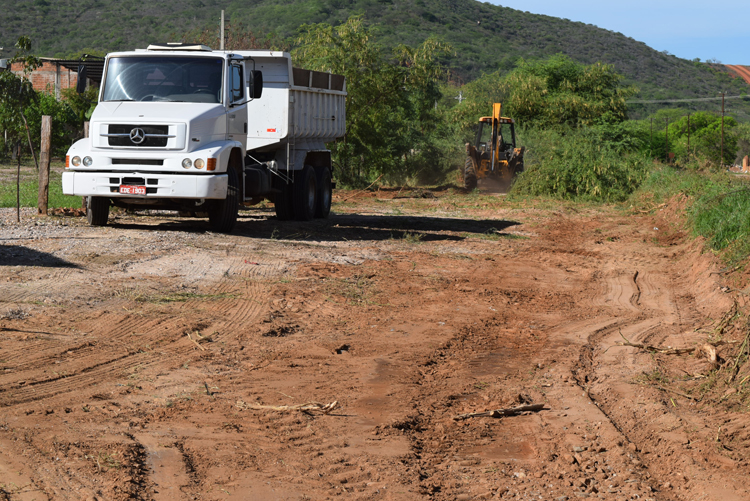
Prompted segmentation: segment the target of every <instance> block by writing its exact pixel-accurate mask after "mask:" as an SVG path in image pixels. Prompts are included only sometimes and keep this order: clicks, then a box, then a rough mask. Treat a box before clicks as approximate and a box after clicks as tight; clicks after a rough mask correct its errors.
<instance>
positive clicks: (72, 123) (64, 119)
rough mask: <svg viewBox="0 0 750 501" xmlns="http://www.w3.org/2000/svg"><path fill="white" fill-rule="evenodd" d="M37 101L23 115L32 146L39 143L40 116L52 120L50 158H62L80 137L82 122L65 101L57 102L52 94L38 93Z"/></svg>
mask: <svg viewBox="0 0 750 501" xmlns="http://www.w3.org/2000/svg"><path fill="white" fill-rule="evenodd" d="M38 96H39V97H38V99H37V100H36V101H35V102H33V103H32V104H31V105H29V106H28V107H27V108H26V110H25V114H26V117H27V119H28V121H29V132H30V133H31V141H32V143H33V144H37V145H38V144H40V143H41V130H42V116H43V115H49V116H50V117H51V118H52V130H51V133H52V136H51V143H52V145H51V147H52V151H51V153H52V156H56V157H63V156H65V152H66V151H67V149H68V148H69V147H70V145H71V144H72V143H73V141H74V140H75V139H77V138H78V137H80V131H81V125H82V121H80V120H79V118H78V117H77V116H76V114H75V112H74V111H73V109H72V108H71V107H70V106H69V105H68V103H67V102H66V101H58V100H57V99H55V96H53V95H52V94H47V93H46V92H40V93H39V95H38Z"/></svg>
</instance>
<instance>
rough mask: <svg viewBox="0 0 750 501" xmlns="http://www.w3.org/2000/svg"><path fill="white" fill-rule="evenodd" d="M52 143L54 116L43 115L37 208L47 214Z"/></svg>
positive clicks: (44, 214)
mask: <svg viewBox="0 0 750 501" xmlns="http://www.w3.org/2000/svg"><path fill="white" fill-rule="evenodd" d="M51 143H52V117H51V116H49V115H44V116H42V147H41V153H40V155H39V157H40V158H39V160H40V164H41V165H40V166H39V197H38V198H37V208H38V209H39V214H41V215H43V216H46V215H47V206H48V202H49V163H50V146H51Z"/></svg>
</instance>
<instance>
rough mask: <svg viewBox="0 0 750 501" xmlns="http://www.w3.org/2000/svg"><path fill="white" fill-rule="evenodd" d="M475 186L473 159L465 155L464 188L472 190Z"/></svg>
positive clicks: (475, 174)
mask: <svg viewBox="0 0 750 501" xmlns="http://www.w3.org/2000/svg"><path fill="white" fill-rule="evenodd" d="M476 187H477V170H476V168H475V167H474V160H472V159H471V157H466V165H465V166H464V188H466V189H467V190H473V189H474V188H476Z"/></svg>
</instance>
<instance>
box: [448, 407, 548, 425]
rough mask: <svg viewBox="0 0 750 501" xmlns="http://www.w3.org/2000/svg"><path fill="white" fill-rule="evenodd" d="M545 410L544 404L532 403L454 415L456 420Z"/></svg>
mask: <svg viewBox="0 0 750 501" xmlns="http://www.w3.org/2000/svg"><path fill="white" fill-rule="evenodd" d="M541 410H544V404H532V405H519V406H518V407H510V408H507V409H496V410H494V411H484V412H470V413H468V414H461V415H459V416H456V417H454V418H453V419H455V420H456V421H461V420H463V419H469V418H474V417H503V416H515V415H517V414H520V413H522V412H539V411H541Z"/></svg>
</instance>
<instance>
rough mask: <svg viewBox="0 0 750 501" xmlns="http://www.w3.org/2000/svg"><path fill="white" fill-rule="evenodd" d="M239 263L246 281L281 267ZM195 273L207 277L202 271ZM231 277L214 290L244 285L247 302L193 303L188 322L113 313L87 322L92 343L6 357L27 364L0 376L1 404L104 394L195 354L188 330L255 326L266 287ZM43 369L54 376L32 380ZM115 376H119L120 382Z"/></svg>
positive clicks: (47, 346) (76, 339)
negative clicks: (255, 269)
mask: <svg viewBox="0 0 750 501" xmlns="http://www.w3.org/2000/svg"><path fill="white" fill-rule="evenodd" d="M235 261H236V264H237V266H238V267H239V268H242V269H241V270H240V277H242V278H244V277H246V276H250V277H252V276H253V275H257V276H260V277H263V276H270V275H272V274H273V273H275V271H274V268H276V269H277V268H278V266H275V267H271V270H270V271H267V272H262V271H261V272H260V273H251V272H248V271H247V270H246V268H247V266H240V264H239V263H240V261H238V260H235ZM212 265H213V263H212V261H211V260H210V259H206V260H204V261H203V262H202V266H204V267H206V268H210V267H212ZM230 270H231V268H230ZM194 271H195V272H196V273H198V274H199V275H200V274H201V271H200V267H198V268H197V269H196V270H194ZM226 276H229V277H231V274H225V278H223V279H222V280H221V281H219V283H218V284H216V286H214V287H210V288H211V289H213V290H214V292H215V293H216V294H222V293H227V294H228V295H231V294H232V293H235V292H237V291H238V284H239V285H240V288H239V290H240V291H241V294H242V296H243V298H242V299H239V298H237V299H235V298H231V297H230V298H228V299H216V300H211V299H209V300H208V301H206V300H205V299H191V300H188V301H186V302H185V303H184V304H183V308H182V309H183V311H185V312H186V313H185V314H184V315H185V316H186V318H187V320H183V319H180V318H179V317H178V318H176V319H169V318H165V317H163V316H162V315H159V316H157V317H154V316H153V314H149V315H143V314H125V315H122V314H112V313H110V314H105V315H103V316H101V317H99V318H95V319H91V320H90V321H88V322H84V324H85V325H84V326H83V327H84V329H85V331H86V332H87V334H86V341H82V340H81V339H80V336H67V339H65V340H64V341H67V342H65V343H64V344H62V345H60V343H59V342H54V341H53V340H49V341H47V340H45V341H44V342H36V343H34V345H32V347H33V348H34V350H33V351H30V350H28V349H27V348H28V347H24V348H23V350H20V351H18V352H12V353H11V352H5V353H3V356H4V357H5V356H7V357H8V358H9V359H18V360H23V365H22V366H13V365H12V364H11V365H9V367H8V369H10V371H7V370H6V373H4V374H2V375H0V384H1V385H2V388H0V405H2V406H4V407H10V406H14V405H23V404H28V403H29V402H33V401H38V400H48V399H52V398H53V397H58V398H55V401H58V400H60V398H59V396H60V395H65V394H70V393H71V392H76V393H77V394H78V395H85V394H87V393H93V392H96V391H98V390H97V389H96V388H95V387H96V386H97V385H98V384H99V383H101V382H104V383H105V384H106V383H109V384H111V383H113V382H115V381H117V380H119V379H122V378H123V377H125V376H124V374H125V373H126V371H127V369H128V368H130V367H133V366H139V367H141V368H142V369H145V368H148V367H150V366H152V365H154V364H156V363H160V364H164V363H169V361H170V360H177V359H181V358H183V357H184V356H185V355H186V354H189V353H192V352H193V351H194V350H195V345H194V344H192V343H191V342H190V341H189V340H187V339H185V335H184V333H185V332H191V331H199V330H201V329H203V328H205V327H206V326H207V325H209V323H211V322H216V325H222V326H224V327H225V328H232V327H236V326H237V325H242V324H243V323H248V322H250V321H251V320H252V319H253V318H255V317H257V316H258V315H259V314H260V312H261V310H262V308H263V307H264V305H263V304H262V303H261V298H262V293H263V290H264V288H263V285H262V284H261V283H260V282H257V281H251V280H237V279H236V278H235V279H228V278H226ZM61 287H65V285H62V286H61ZM31 297H33V296H31ZM206 304H210V306H211V308H210V314H209V315H207V316H206V317H205V318H202V319H201V320H198V321H197V323H196V320H192V321H191V320H189V317H190V313H191V312H194V311H195V310H196V309H202V310H203V311H205V306H206ZM57 337H58V338H59V337H60V336H57ZM144 347H147V348H144ZM157 352H158V353H157ZM39 366H48V367H50V368H51V369H50V371H51V372H52V373H53V375H52V376H51V377H48V378H46V379H42V380H38V381H32V380H31V378H32V377H33V376H31V374H32V372H33V371H34V368H37V369H38V367H39ZM112 375H114V376H115V378H114V380H113V379H112ZM20 382H22V383H20ZM11 390H12V391H11Z"/></svg>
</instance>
